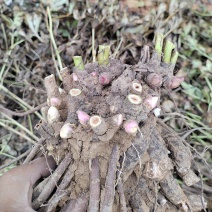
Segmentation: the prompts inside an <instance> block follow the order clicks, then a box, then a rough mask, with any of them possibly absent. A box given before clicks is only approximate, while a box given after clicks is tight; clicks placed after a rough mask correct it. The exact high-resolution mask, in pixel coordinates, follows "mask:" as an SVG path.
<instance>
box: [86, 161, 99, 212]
mask: <svg viewBox="0 0 212 212" xmlns="http://www.w3.org/2000/svg"><path fill="white" fill-rule="evenodd" d="M99 202H100V176H99V160H98V158H95V159H93V160H92V161H91V174H90V198H89V207H88V211H89V212H98V211H99Z"/></svg>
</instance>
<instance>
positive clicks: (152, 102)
mask: <svg viewBox="0 0 212 212" xmlns="http://www.w3.org/2000/svg"><path fill="white" fill-rule="evenodd" d="M157 102H158V97H157V96H150V97H148V98H147V99H146V100H145V103H147V104H148V105H149V106H150V108H151V110H152V109H153V108H155V107H156V106H157Z"/></svg>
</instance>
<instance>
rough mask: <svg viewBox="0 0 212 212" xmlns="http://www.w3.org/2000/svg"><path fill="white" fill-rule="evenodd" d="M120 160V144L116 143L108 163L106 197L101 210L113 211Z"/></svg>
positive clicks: (103, 211)
mask: <svg viewBox="0 0 212 212" xmlns="http://www.w3.org/2000/svg"><path fill="white" fill-rule="evenodd" d="M118 160H119V145H117V144H115V145H114V147H113V149H112V153H111V158H110V161H109V165H108V173H107V177H106V182H105V192H104V199H103V202H102V205H101V212H108V211H112V208H113V201H114V196H115V180H116V171H117V163H118Z"/></svg>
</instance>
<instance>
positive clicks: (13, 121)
mask: <svg viewBox="0 0 212 212" xmlns="http://www.w3.org/2000/svg"><path fill="white" fill-rule="evenodd" d="M2 115H3V116H4V117H5V118H7V119H8V120H9V121H10V122H11V123H12V124H14V125H16V126H17V127H19V128H20V129H22V130H23V131H25V132H26V133H27V134H28V135H30V136H31V137H32V138H33V139H35V140H36V141H39V140H40V139H39V138H38V137H37V136H36V135H34V134H33V133H32V132H31V131H30V130H28V129H27V128H26V127H24V126H23V125H22V124H20V123H18V122H17V121H16V120H14V119H13V118H11V117H9V116H8V115H6V114H3V113H2Z"/></svg>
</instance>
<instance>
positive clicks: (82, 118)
mask: <svg viewBox="0 0 212 212" xmlns="http://www.w3.org/2000/svg"><path fill="white" fill-rule="evenodd" d="M77 116H78V119H79V122H80V124H82V125H84V126H86V125H87V123H88V121H89V119H90V116H89V115H88V114H87V113H85V112H83V111H81V110H78V111H77Z"/></svg>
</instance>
